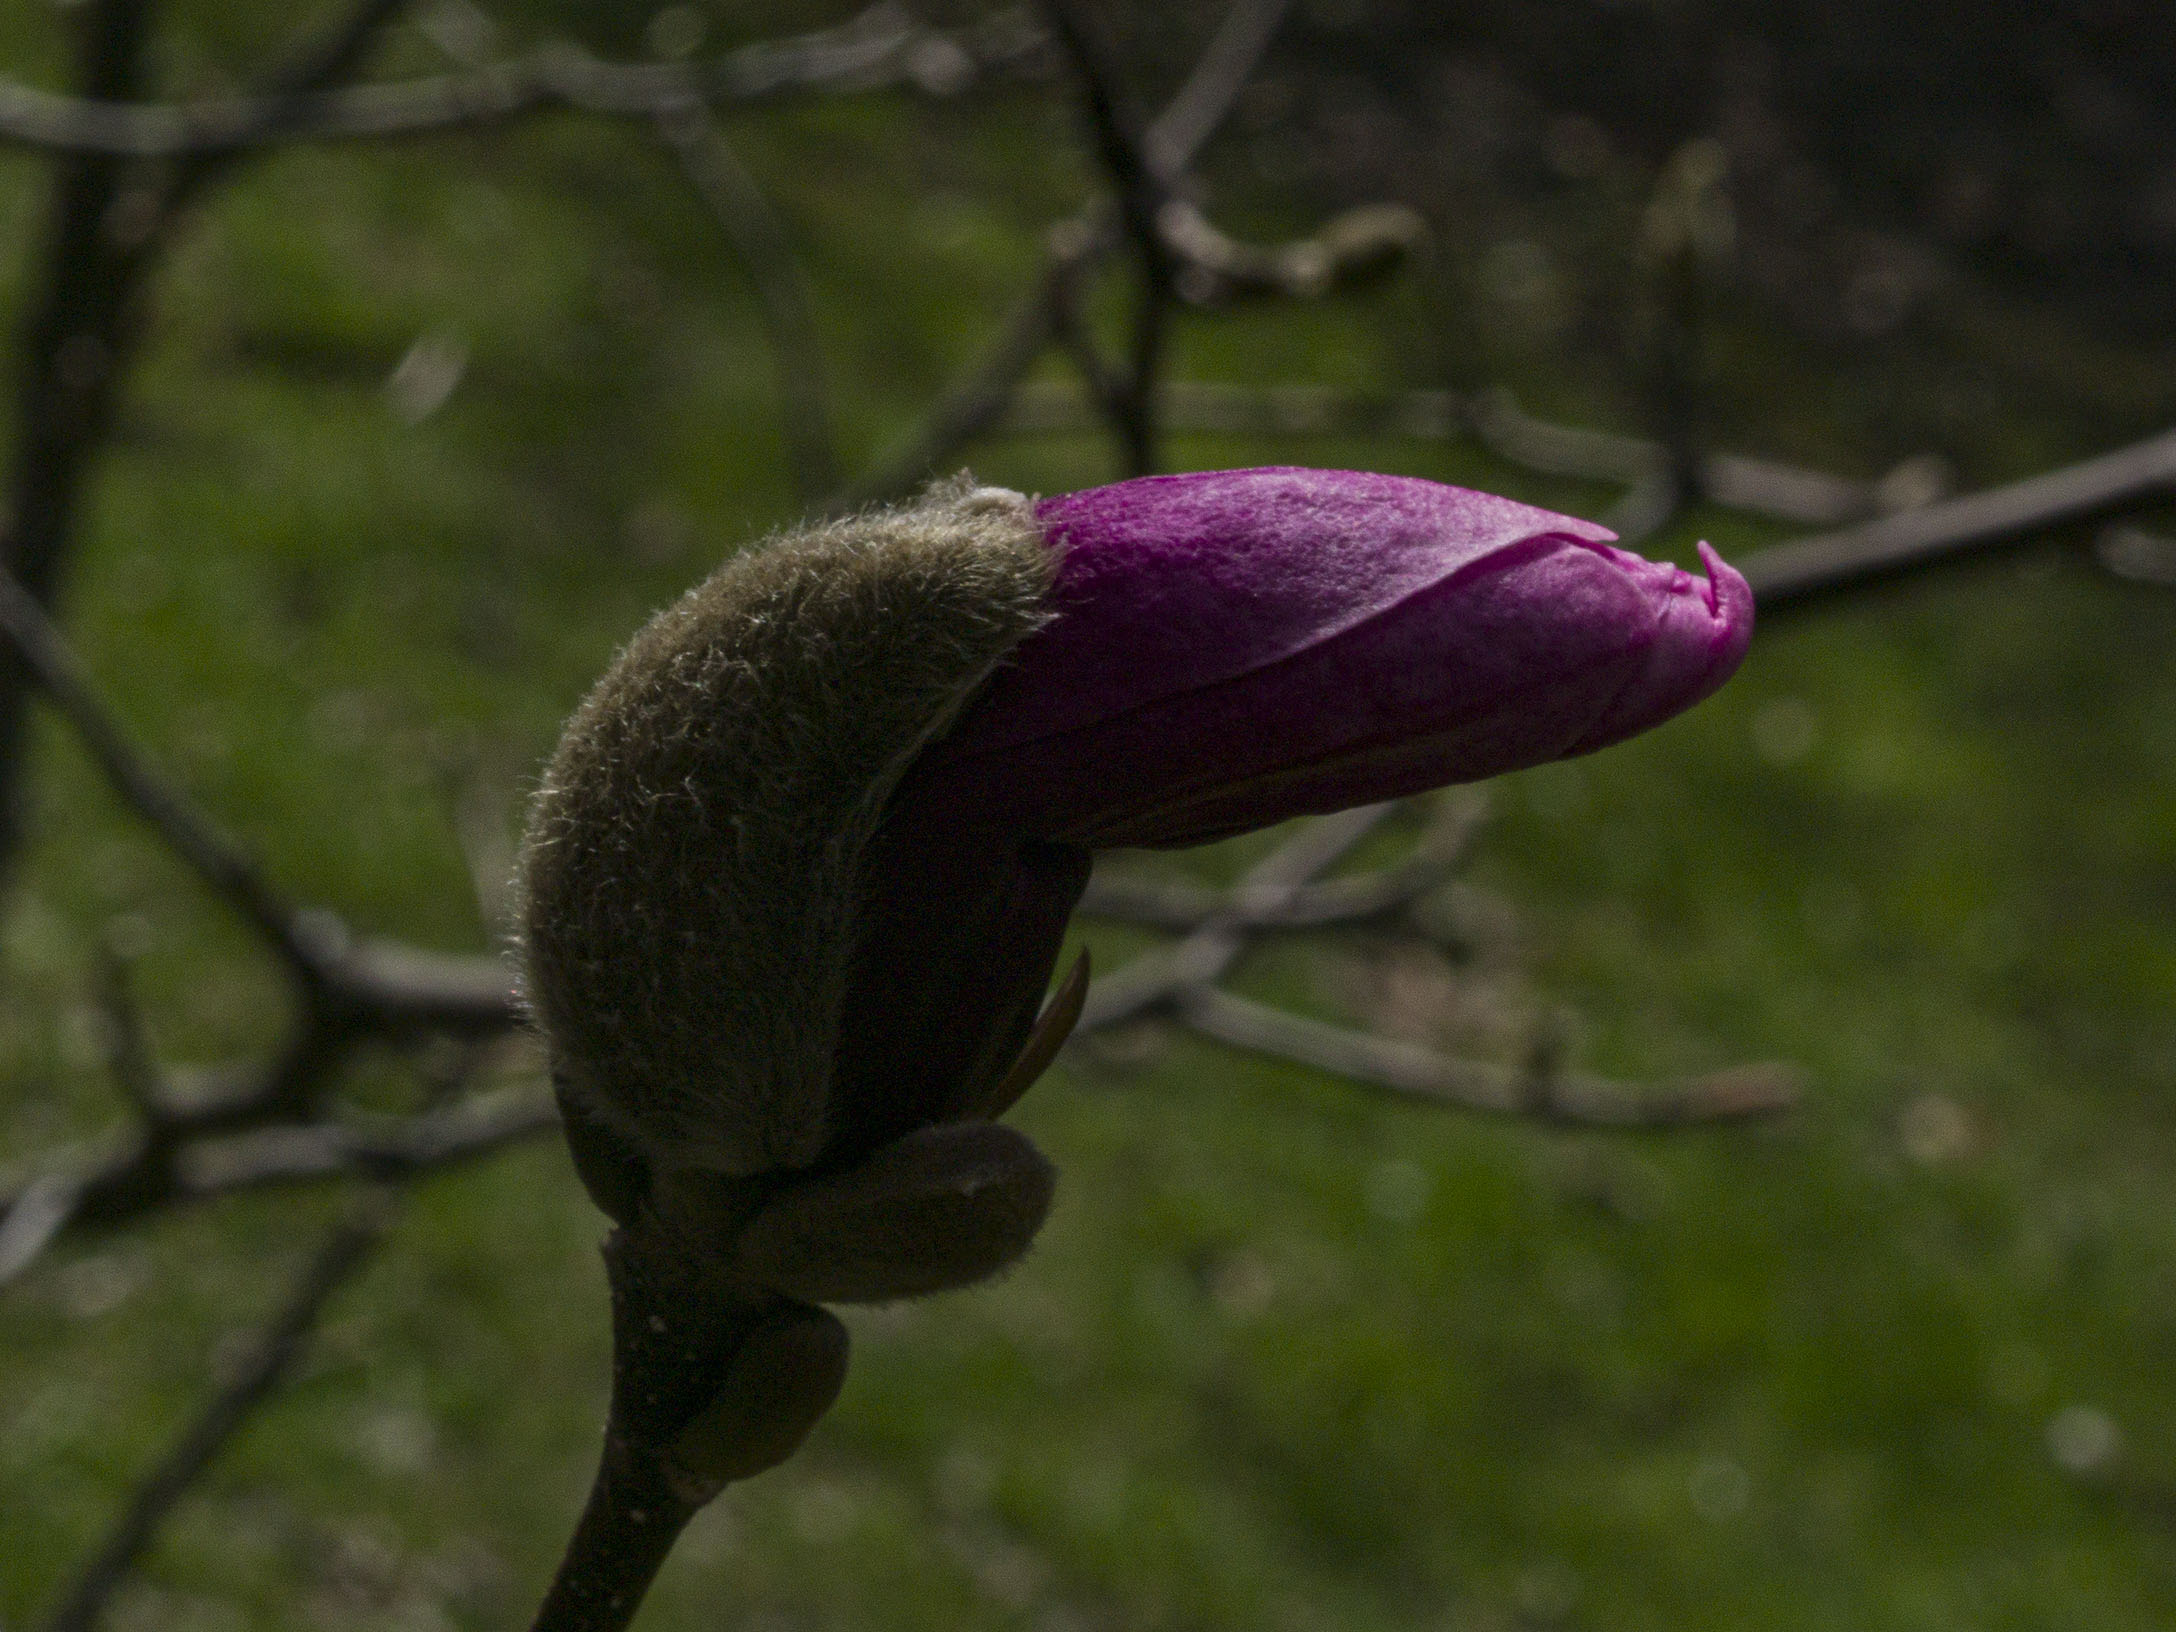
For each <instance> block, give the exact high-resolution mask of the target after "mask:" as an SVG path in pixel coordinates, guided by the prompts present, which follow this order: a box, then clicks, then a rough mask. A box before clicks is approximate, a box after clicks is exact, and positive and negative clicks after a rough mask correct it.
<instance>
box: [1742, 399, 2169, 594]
mask: <svg viewBox="0 0 2176 1632" xmlns="http://www.w3.org/2000/svg"><path fill="white" fill-rule="evenodd" d="M2171 486H2176V431H2162V432H2160V433H2159V434H2158V435H2155V436H2150V437H2148V438H2146V440H2144V441H2143V442H2134V443H2132V444H2131V445H2130V446H2129V447H2127V448H2119V449H2117V450H2116V451H2115V452H2113V453H2104V454H2102V455H2100V456H2099V457H2098V458H2095V459H2086V460H2082V461H2080V462H2079V463H2077V464H2074V465H2065V466H2063V467H2062V468H2061V469H2059V470H2051V471H2048V472H2045V473H2044V474H2042V475H2039V476H2028V477H2026V478H2025V479H2024V480H2023V481H2017V482H2009V483H2006V484H2004V485H2003V486H2001V487H1993V488H1988V489H1986V490H1985V491H1983V492H1979V493H1967V494H1965V495H1963V496H1962V497H1960V498H1954V499H1946V500H1943V501H1942V502H1940V503H1938V504H1929V505H1924V506H1921V507H1920V508H1918V509H1916V510H1906V511H1903V512H1901V513H1899V514H1897V515H1893V516H1885V517H1883V518H1882V519H1881V520H1879V521H1872V522H1868V523H1867V524H1866V525H1865V526H1863V527H1854V528H1851V529H1849V530H1848V531H1845V532H1840V533H1824V534H1821V535H1820V536H1818V537H1814V538H1807V539H1800V540H1799V541H1798V542H1796V543H1793V544H1778V545H1775V546H1773V547H1772V548H1770V549H1765V550H1761V551H1758V552H1756V553H1755V554H1753V555H1750V556H1748V557H1747V558H1746V559H1745V560H1743V561H1741V562H1739V563H1738V564H1737V565H1738V570H1739V571H1741V572H1743V573H1744V574H1745V576H1746V580H1747V582H1749V583H1750V584H1752V586H1753V594H1754V598H1755V600H1756V601H1757V602H1758V603H1759V606H1760V609H1761V610H1762V611H1763V612H1767V611H1772V610H1774V609H1776V608H1778V607H1783V606H1795V605H1797V604H1799V603H1801V602H1804V601H1809V600H1812V599H1814V598H1815V597H1817V596H1820V595H1825V594H1832V593H1834V592H1836V591H1838V590H1844V589H1856V588H1858V587H1860V586H1861V585H1864V584H1868V583H1872V582H1875V581H1878V580H1880V579H1884V578H1889V577H1893V576H1895V575H1896V574H1898V573H1902V572H1908V571H1911V570H1912V569H1914V568H1917V567H1922V566H1927V565H1930V564H1931V563H1933V562H1937V561H1942V560H1947V559H1949V558H1950V557H1953V556H1957V555H1961V554H1964V553H1966V552H1969V551H1973V550H1979V549H1985V548H1988V547H1990V546H1992V545H1998V544H2003V543H2008V542H2010V541H2012V540H2015V539H2016V538H2018V537H2019V536H2020V535H2021V534H2026V533H2030V532H2034V531H2036V530H2038V529H2041V528H2045V527H2052V526H2055V525H2057V524H2059V523H2062V522H2066V521H2076V520H2079V519H2081V518H2084V517H2087V516H2091V515H2094V514H2097V513H2099V512H2102V511H2106V510H2110V509H2113V508H2116V507H2117V506H2120V505H2125V504H2131V503H2135V502H2137V501H2138V500H2140V499H2143V498H2147V497H2149V496H2152V495H2155V494H2158V493H2161V492H2164V491H2166V490H2167V489H2169V488H2170V487H2171Z"/></svg>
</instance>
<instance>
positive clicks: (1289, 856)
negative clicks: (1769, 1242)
mask: <svg viewBox="0 0 2176 1632" xmlns="http://www.w3.org/2000/svg"><path fill="white" fill-rule="evenodd" d="M1392 808H1393V807H1392V806H1390V805H1363V806H1361V807H1360V808H1359V809H1357V810H1348V811H1342V812H1340V813H1339V814H1337V815H1335V816H1324V817H1321V818H1319V819H1317V820H1315V821H1312V822H1308V823H1305V824H1303V825H1302V826H1300V827H1299V828H1298V830H1297V831H1295V832H1294V833H1293V835H1292V836H1291V837H1290V838H1288V839H1286V840H1285V842H1284V843H1283V844H1281V845H1279V846H1278V847H1277V848H1276V849H1275V850H1273V851H1271V852H1270V853H1269V855H1268V856H1266V857H1265V858H1264V859H1263V860H1261V861H1260V862H1258V863H1256V864H1255V865H1254V866H1253V867H1252V868H1250V869H1248V871H1247V873H1246V875H1245V877H1243V878H1242V879H1240V881H1239V883H1238V885H1237V887H1236V888H1235V889H1234V890H1233V892H1232V894H1233V896H1234V897H1235V898H1245V899H1248V900H1251V901H1252V902H1253V903H1255V905H1256V906H1257V909H1258V910H1262V909H1271V910H1273V908H1274V906H1275V904H1276V903H1277V902H1278V901H1279V900H1280V899H1290V898H1291V897H1292V896H1293V895H1294V894H1295V893H1296V892H1297V891H1298V890H1299V889H1300V887H1301V886H1303V885H1305V884H1306V883H1307V882H1308V881H1309V880H1310V879H1312V878H1313V877H1314V876H1315V875H1316V874H1317V873H1320V872H1323V871H1324V870H1325V869H1327V868H1330V867H1333V866H1335V865H1336V864H1337V862H1338V860H1339V859H1340V858H1341V857H1343V856H1344V855H1345V854H1346V852H1347V851H1349V850H1351V849H1352V847H1353V846H1354V845H1356V844H1358V843H1359V842H1360V841H1361V840H1362V839H1364V838H1366V837H1367V836H1368V834H1369V833H1370V832H1372V831H1373V830H1374V828H1375V827H1376V825H1377V824H1378V823H1380V822H1381V821H1382V819H1383V818H1384V817H1385V816H1387V815H1388V814H1389V813H1390V811H1391V809H1392ZM1245 929H1246V926H1245V924H1244V922H1243V921H1242V920H1241V919H1240V918H1239V917H1237V916H1236V915H1235V914H1231V913H1220V914H1218V915H1217V916H1215V917H1213V918H1211V919H1210V920H1209V921H1208V922H1206V923H1204V924H1203V925H1202V926H1201V927H1200V928H1198V929H1196V930H1195V931H1194V932H1193V933H1192V934H1190V935H1188V936H1187V937H1186V938H1185V939H1184V940H1182V941H1180V942H1179V943H1178V944H1177V945H1176V946H1172V947H1168V948H1166V949H1164V950H1163V951H1160V952H1149V953H1144V954H1143V955H1142V956H1140V957H1138V958H1135V959H1134V960H1133V961H1132V962H1131V963H1128V964H1126V965H1125V966H1124V967H1122V968H1120V969H1117V970H1115V971H1114V972H1112V973H1111V974H1108V975H1105V976H1103V977H1102V978H1101V979H1099V980H1098V981H1097V982H1096V983H1095V984H1094V985H1093V986H1091V987H1090V988H1089V989H1088V1001H1087V1003H1086V1004H1085V1005H1083V1007H1082V1009H1081V1016H1080V1022H1079V1024H1078V1025H1077V1026H1076V1027H1075V1035H1076V1036H1078V1035H1082V1034H1085V1033H1087V1032H1091V1031H1095V1030H1097V1029H1099V1028H1100V1027H1103V1026H1109V1025H1115V1024H1116V1023H1117V1022H1119V1021H1121V1020H1130V1019H1132V1018H1133V1017H1134V1016H1136V1015H1139V1014H1143V1013H1146V1012H1148V1011H1150V1010H1152V1009H1156V1008H1161V1007H1164V1006H1166V1005H1168V1004H1170V1003H1172V1002H1174V1001H1176V1000H1177V999H1178V997H1179V994H1180V993H1182V992H1184V991H1187V990H1189V989H1191V988H1194V987H1199V986H1206V985H1208V984H1209V983H1211V982H1212V981H1216V980H1220V979H1222V978H1223V976H1224V974H1225V973H1226V972H1227V971H1228V970H1229V969H1230V968H1231V966H1232V965H1233V963H1235V962H1236V961H1238V957H1239V954H1240V952H1241V951H1242V950H1243V949H1244V947H1245V945H1246V935H1245Z"/></svg>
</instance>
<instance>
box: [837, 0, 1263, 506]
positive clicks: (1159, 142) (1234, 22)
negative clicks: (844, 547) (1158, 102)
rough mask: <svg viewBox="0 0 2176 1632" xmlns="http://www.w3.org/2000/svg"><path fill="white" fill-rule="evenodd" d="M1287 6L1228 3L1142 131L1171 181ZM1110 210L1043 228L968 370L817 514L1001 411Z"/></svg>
mask: <svg viewBox="0 0 2176 1632" xmlns="http://www.w3.org/2000/svg"><path fill="white" fill-rule="evenodd" d="M1287 3H1288V0H1235V3H1234V4H1233V6H1232V9H1231V10H1230V11H1229V12H1227V13H1226V14H1225V18H1224V22H1223V23H1222V24H1221V25H1220V26H1219V28H1218V30H1217V32H1216V35H1215V36H1214V37H1213V38H1212V39H1211V40H1210V42H1209V45H1208V48H1207V49H1206V50H1205V51H1203V53H1202V55H1201V58H1200V60H1199V61H1197V62H1196V63H1195V65H1194V69H1193V71H1192V72H1191V73H1190V74H1188V75H1187V78H1186V83H1185V84H1183V85H1182V86H1180V87H1179V90H1178V94H1177V95H1175V96H1174V97H1172V99H1171V101H1170V103H1169V104H1168V105H1167V106H1166V107H1165V109H1164V111H1163V112H1162V113H1161V114H1160V115H1158V117H1157V118H1156V119H1155V120H1154V121H1153V122H1152V123H1151V124H1150V125H1149V127H1148V130H1147V133H1146V135H1145V137H1144V146H1145V149H1146V151H1148V152H1150V153H1153V154H1155V155H1156V162H1157V163H1158V164H1160V165H1167V166H1168V167H1169V168H1170V170H1171V172H1172V173H1174V174H1176V173H1178V172H1180V171H1183V170H1184V169H1185V168H1186V166H1188V165H1189V164H1191V163H1192V162H1193V160H1194V156H1195V154H1196V153H1198V152H1199V151H1200V150H1201V147H1202V144H1204V143H1205V142H1207V141H1208V139H1209V138H1210V136H1212V135H1213V134H1214V133H1215V131H1216V128H1217V127H1218V126H1219V125H1220V124H1222V123H1223V121H1224V116H1225V115H1226V114H1227V113H1228V112H1229V111H1230V110H1231V105H1232V102H1233V100H1234V99H1235V98H1237V96H1238V94H1239V92H1240V90H1241V88H1242V87H1243V86H1244V85H1245V83H1246V79H1247V76H1248V75H1249V74H1250V73H1252V72H1253V70H1254V65H1255V64H1256V63H1257V62H1258V61H1259V60H1260V59H1261V54H1262V52H1263V50H1264V49H1266V48H1267V46H1268V44H1269V39H1270V36H1271V34H1273V33H1274V32H1275V30H1276V26H1277V24H1278V22H1279V21H1280V20H1281V19H1282V18H1283V16H1284V12H1285V9H1286V5H1287ZM1117 239H1118V234H1117V230H1116V224H1115V222H1113V221H1112V220H1111V219H1110V215H1109V212H1108V211H1107V210H1106V209H1104V208H1101V207H1096V208H1091V209H1089V210H1087V211H1084V212H1082V213H1081V214H1079V215H1076V216H1073V217H1071V218H1070V219H1068V220H1066V221H1063V222H1060V223H1059V224H1058V225H1057V226H1056V227H1053V228H1052V229H1051V231H1050V235H1049V238H1048V241H1047V248H1046V250H1045V253H1044V259H1043V268H1042V271H1041V273H1040V274H1039V275H1038V277H1037V278H1036V281H1035V284H1034V286H1033V287H1032V288H1031V289H1029V290H1028V292H1027V293H1026V294H1024V295H1022V296H1021V298H1020V299H1019V300H1017V301H1015V302H1014V303H1013V306H1012V308H1011V309H1010V310H1009V311H1008V312H1007V313H1006V314H1005V319H1004V321H1003V322H1002V323H1001V324H999V325H998V331H997V335H996V338H995V339H994V340H992V341H991V343H990V345H989V346H988V347H987V348H986V349H985V351H984V352H983V355H982V356H981V357H980V358H979V359H977V360H976V362H975V364H974V366H973V367H971V368H970V369H969V370H968V371H967V373H966V374H965V375H964V376H962V377H961V379H960V380H959V381H958V383H956V384H955V385H954V386H953V387H952V388H951V389H950V390H948V391H947V392H946V393H945V394H944V395H943V396H942V397H940V398H939V399H938V401H937V403H936V405H935V406H934V407H933V408H932V409H931V410H930V411H929V413H928V414H927V415H926V416H925V417H924V418H923V420H922V423H921V424H920V425H919V426H917V427H916V428H915V430H914V431H913V432H912V433H911V434H910V435H909V436H908V437H907V438H906V439H905V440H904V441H903V443H902V444H901V446H900V447H899V448H898V449H897V450H895V451H894V452H892V453H891V454H889V455H887V456H886V457H885V458H884V460H883V461H882V462H881V463H879V464H878V465H877V467H876V468H875V469H873V470H871V471H869V472H867V473H865V474H864V475H862V476H860V477H858V478H856V479H855V480H854V481H853V482H852V483H850V484H848V486H847V487H846V488H844V489H843V490H842V491H841V492H840V493H838V494H837V495H836V496H834V497H833V498H832V499H831V500H830V501H829V502H828V503H827V504H826V505H825V507H824V508H825V509H827V510H831V511H841V510H852V509H854V508H856V507H858V506H860V505H864V504H870V503H874V502H876V501H878V500H882V499H890V498H896V497H898V496H899V495H900V494H902V493H905V492H907V491H908V490H909V489H911V488H912V487H913V486H914V485H915V484H916V483H917V482H919V481H922V480H923V479H924V478H925V477H927V476H928V475H929V473H930V472H931V471H932V470H935V469H936V468H937V467H938V466H939V465H941V464H943V463H944V462H945V461H946V460H948V459H950V458H951V457H952V456H953V455H954V454H956V453H957V452H958V451H959V449H960V448H962V447H963V446H965V445H966V444H967V443H968V442H970V441H972V440H973V439H974V438H975V437H977V436H979V435H980V434H981V433H982V432H983V431H985V430H987V429H988V428H989V427H990V426H991V425H992V424H994V423H996V421H997V420H998V419H999V417H1000V416H1001V415H1003V414H1004V412H1005V409H1006V405H1007V404H1008V403H1009V402H1010V401H1011V399H1012V394H1013V392H1014V391H1015V390H1016V389H1017V388H1018V386H1019V384H1020V381H1021V380H1022V379H1023V378H1024V377H1025V376H1026V374H1027V371H1028V370H1029V369H1030V368H1032V367H1033V366H1034V364H1035V359H1036V358H1037V357H1039V356H1041V355H1042V351H1043V348H1044V347H1045V346H1046V345H1048V344H1049V343H1050V340H1051V338H1052V336H1053V334H1054V333H1055V331H1056V306H1055V302H1056V301H1057V300H1059V299H1061V298H1063V294H1064V289H1065V287H1066V280H1069V279H1072V278H1077V277H1078V276H1080V275H1081V273H1082V272H1083V271H1085V270H1086V269H1087V268H1088V267H1090V266H1092V265H1094V264H1095V263H1096V262H1098V261H1100V260H1101V259H1102V258H1103V257H1104V256H1106V255H1108V254H1109V253H1110V252H1111V251H1112V249H1113V248H1114V247H1115V246H1116V244H1117Z"/></svg>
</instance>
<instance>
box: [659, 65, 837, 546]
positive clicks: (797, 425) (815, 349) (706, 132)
mask: <svg viewBox="0 0 2176 1632" xmlns="http://www.w3.org/2000/svg"><path fill="white" fill-rule="evenodd" d="M657 129H658V133H659V135H661V136H662V137H663V138H664V139H665V142H666V144H667V145H668V146H670V147H671V148H672V150H673V152H674V153H675V154H677V155H678V156H679V159H680V167H681V169H682V170H684V171H685V172H686V173H687V177H688V180H689V181H690V182H691V183H693V184H694V187H695V191H696V192H697V193H698V194H699V195H700V196H701V198H702V200H703V202H704V203H705V204H707V205H709V206H710V213H711V214H712V215H713V216H715V217H716V218H717V221H718V225H719V226H720V227H722V228H723V229H724V230H725V235H726V237H727V238H728V239H729V240H731V242H732V245H733V248H734V250H735V251H736V252H737V253H738V254H739V256H740V258H741V263H742V265H744V266H745V267H747V269H748V276H749V278H750V280H751V281H752V282H753V283H754V284H755V286H756V296H757V299H758V300H759V301H760V303H761V304H762V307H763V319H764V324H765V326H766V327H767V328H768V329H769V330H770V336H771V356H772V360H773V363H774V365H775V367H776V369H777V374H778V395H779V400H780V402H781V403H782V404H783V406H784V409H785V416H784V417H785V427H786V453H787V458H788V460H789V462H790V463H791V465H792V467H793V474H794V484H795V486H796V487H797V488H798V489H799V491H800V497H801V502H802V503H803V504H810V503H813V502H815V501H816V500H817V499H819V498H821V497H822V496H823V495H825V494H827V493H829V492H830V491H831V490H832V488H833V486H834V485H835V484H836V483H837V480H838V475H837V470H836V468H835V465H836V461H835V460H834V458H833V456H832V437H831V410H830V406H829V403H828V401H827V398H826V393H825V391H824V362H823V348H822V346H821V345H820V344H819V343H818V341H817V338H816V319H815V317H814V315H813V314H812V313H811V311H810V308H809V299H808V286H807V283H806V281H805V280H804V279H803V278H802V276H801V266H800V262H799V261H798V260H796V259H795V257H794V253H793V246H792V244H790V243H789V242H788V241H787V238H786V228H785V223H783V222H782V221H780V220H779V219H778V213H777V212H776V211H775V210H773V209H772V208H771V204H770V200H768V199H767V198H765V197H764V196H763V189H762V188H760V187H758V186H757V185H756V180H755V177H753V176H751V175H750V174H748V171H747V168H746V167H745V166H743V165H742V163H741V162H740V157H739V155H738V154H736V153H735V152H734V151H733V149H732V146H731V144H729V143H728V142H727V141H726V139H725V136H724V134H723V133H722V132H721V131H719V129H718V127H717V125H716V124H715V123H714V122H713V121H712V120H711V117H710V114H709V111H708V110H707V109H706V108H705V107H704V106H703V105H702V104H701V103H699V102H688V103H683V104H681V105H680V106H679V107H677V108H673V109H670V110H668V111H667V112H664V113H661V114H659V115H658V119H657Z"/></svg>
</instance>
